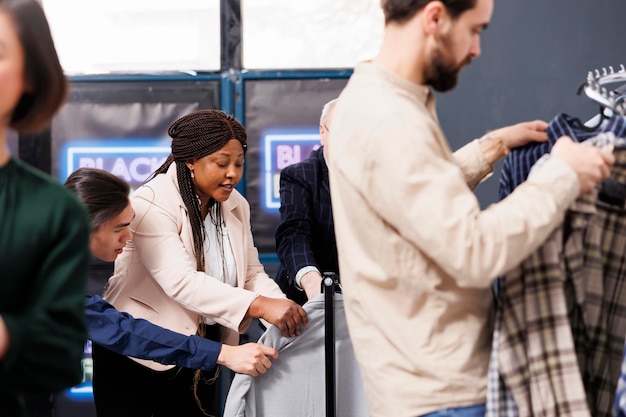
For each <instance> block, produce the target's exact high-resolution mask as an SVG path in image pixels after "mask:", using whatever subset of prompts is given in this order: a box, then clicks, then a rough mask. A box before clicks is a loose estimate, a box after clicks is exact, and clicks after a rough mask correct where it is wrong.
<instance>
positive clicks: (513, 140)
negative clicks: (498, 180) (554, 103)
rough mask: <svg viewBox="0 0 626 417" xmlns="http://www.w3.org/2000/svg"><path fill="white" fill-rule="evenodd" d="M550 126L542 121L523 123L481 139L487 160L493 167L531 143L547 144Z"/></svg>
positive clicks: (493, 131) (493, 132) (496, 131)
mask: <svg viewBox="0 0 626 417" xmlns="http://www.w3.org/2000/svg"><path fill="white" fill-rule="evenodd" d="M547 127H548V124H547V123H546V122H544V121H541V120H534V121H532V122H522V123H518V124H515V125H511V126H507V127H503V128H500V129H496V130H492V131H491V132H489V133H487V134H485V135H484V136H483V137H482V138H480V139H479V143H480V147H481V149H482V151H483V154H484V155H485V159H487V162H489V163H490V164H491V165H493V164H495V163H496V162H498V161H499V160H500V159H501V158H504V157H505V156H506V155H507V154H508V153H509V150H511V149H512V148H516V147H518V146H522V145H525V144H527V143H530V142H545V141H547V140H548V135H547V134H546V132H545V130H546V128H547Z"/></svg>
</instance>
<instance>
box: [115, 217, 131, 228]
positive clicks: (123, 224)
mask: <svg viewBox="0 0 626 417" xmlns="http://www.w3.org/2000/svg"><path fill="white" fill-rule="evenodd" d="M134 219H135V215H134V214H133V218H132V219H131V221H133V220H134ZM126 226H130V222H128V223H120V224H118V225H117V226H115V227H114V229H119V228H120V227H126Z"/></svg>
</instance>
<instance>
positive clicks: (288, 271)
mask: <svg viewBox="0 0 626 417" xmlns="http://www.w3.org/2000/svg"><path fill="white" fill-rule="evenodd" d="M323 149H324V148H323V147H320V148H319V149H317V150H315V151H313V152H311V155H310V156H309V158H307V159H305V160H303V161H301V162H298V163H295V164H293V165H289V166H288V167H285V168H284V169H283V170H282V171H281V173H280V223H279V225H278V228H277V229H276V251H277V253H278V258H279V260H280V266H279V268H278V271H277V273H276V278H275V280H276V282H277V283H278V285H279V286H280V289H281V290H282V291H283V292H284V293H285V294H286V295H287V297H288V298H290V299H292V300H294V301H295V302H297V303H298V304H300V305H302V304H304V303H305V302H306V301H307V299H306V294H305V293H304V292H303V291H301V290H299V289H297V288H296V287H295V281H294V280H295V277H296V274H297V273H298V271H299V270H300V269H301V268H304V267H305V266H314V267H316V268H317V269H318V270H319V271H320V273H322V274H323V273H324V272H335V273H337V274H339V266H338V261H337V243H336V241H335V228H334V223H333V213H332V207H331V203H330V185H329V181H328V166H327V165H326V161H325V160H324V153H323Z"/></svg>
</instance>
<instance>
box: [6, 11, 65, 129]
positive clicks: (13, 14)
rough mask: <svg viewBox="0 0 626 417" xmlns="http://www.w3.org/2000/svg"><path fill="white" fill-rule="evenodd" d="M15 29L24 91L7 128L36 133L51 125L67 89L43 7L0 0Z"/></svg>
mask: <svg viewBox="0 0 626 417" xmlns="http://www.w3.org/2000/svg"><path fill="white" fill-rule="evenodd" d="M0 11H2V12H4V13H7V15H8V16H9V18H10V19H11V20H12V21H13V24H14V25H15V28H16V30H17V36H18V39H19V41H20V44H21V47H22V50H23V51H24V82H25V86H26V87H25V88H26V91H25V92H24V93H23V94H22V97H21V98H20V100H19V101H18V103H17V106H16V107H15V109H13V114H12V116H11V121H10V127H11V128H13V129H15V130H16V131H18V132H35V131H38V130H41V129H43V128H44V127H46V126H48V125H49V124H50V121H51V120H52V117H53V116H54V115H55V113H56V112H57V111H58V110H59V108H60V107H61V105H62V104H63V102H64V101H65V98H66V97H67V92H68V81H67V77H66V76H65V74H64V72H63V68H62V67H61V63H60V62H59V57H58V55H57V51H56V48H55V46H54V41H53V40H52V35H51V33H50V27H49V25H48V20H47V19H46V15H45V13H44V11H43V8H42V7H41V6H40V5H39V3H38V2H37V1H35V0H0Z"/></svg>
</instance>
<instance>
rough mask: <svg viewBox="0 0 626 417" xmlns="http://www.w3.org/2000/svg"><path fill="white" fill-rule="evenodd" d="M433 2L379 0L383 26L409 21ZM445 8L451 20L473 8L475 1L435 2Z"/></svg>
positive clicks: (448, 0)
mask: <svg viewBox="0 0 626 417" xmlns="http://www.w3.org/2000/svg"><path fill="white" fill-rule="evenodd" d="M431 1H434V0H381V2H380V5H381V7H382V9H383V13H384V15H385V24H387V23H390V22H396V23H403V22H405V21H407V20H409V19H410V18H411V17H413V16H414V15H415V13H417V12H418V11H419V10H421V9H422V8H423V7H424V6H426V5H427V4H428V3H430V2H431ZM437 1H439V2H441V3H443V5H444V6H445V7H446V9H447V10H448V13H450V16H452V18H453V19H456V18H457V17H459V16H460V15H461V14H462V13H463V12H465V11H467V10H469V9H472V8H474V6H476V0H437Z"/></svg>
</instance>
